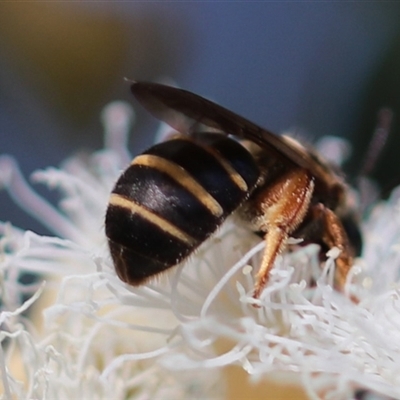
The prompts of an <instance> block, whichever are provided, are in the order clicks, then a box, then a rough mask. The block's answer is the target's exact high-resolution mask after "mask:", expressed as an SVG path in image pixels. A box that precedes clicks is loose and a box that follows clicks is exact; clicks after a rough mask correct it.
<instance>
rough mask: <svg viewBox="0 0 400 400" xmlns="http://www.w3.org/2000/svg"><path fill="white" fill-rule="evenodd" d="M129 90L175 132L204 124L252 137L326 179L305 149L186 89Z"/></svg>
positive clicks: (139, 86)
mask: <svg viewBox="0 0 400 400" xmlns="http://www.w3.org/2000/svg"><path fill="white" fill-rule="evenodd" d="M131 90H132V93H133V94H134V96H135V97H136V99H137V100H138V101H139V102H140V103H141V104H142V106H143V107H144V108H146V109H147V110H148V111H149V112H150V113H151V114H152V115H153V116H155V117H156V118H158V119H160V120H162V121H164V122H166V123H167V124H168V125H170V126H171V127H172V128H174V129H176V130H177V131H178V132H181V133H184V134H190V133H192V132H194V131H195V130H197V131H199V126H202V125H204V126H207V127H210V128H213V129H215V130H218V131H222V132H223V133H225V134H229V135H234V136H236V137H238V138H240V139H247V140H251V141H253V142H254V143H256V144H258V145H259V146H261V147H262V148H264V149H266V150H268V151H269V152H271V153H273V154H274V155H275V156H277V157H280V158H283V159H285V160H290V161H292V162H293V163H295V164H297V165H299V166H300V167H303V168H306V169H308V170H309V171H310V172H311V173H312V174H313V175H314V177H316V178H320V179H322V180H323V179H325V178H326V174H327V171H326V170H325V168H323V166H322V165H320V163H318V162H316V160H315V158H313V157H311V156H310V154H309V153H308V152H307V151H306V150H305V149H304V148H302V147H301V146H296V145H294V144H293V143H292V141H289V140H287V139H286V138H285V137H284V136H278V135H275V134H274V133H272V132H270V131H268V130H266V129H263V128H261V127H259V126H258V125H256V124H254V123H252V122H250V121H249V120H247V119H245V118H243V117H241V116H240V115H237V114H235V113H234V112H232V111H229V110H228V109H226V108H224V107H222V106H220V105H218V104H215V103H213V102H212V101H210V100H207V99H205V98H203V97H201V96H198V95H196V94H194V93H192V92H189V91H187V90H183V89H178V88H174V87H171V86H166V85H161V84H157V83H150V82H134V83H133V84H132V86H131Z"/></svg>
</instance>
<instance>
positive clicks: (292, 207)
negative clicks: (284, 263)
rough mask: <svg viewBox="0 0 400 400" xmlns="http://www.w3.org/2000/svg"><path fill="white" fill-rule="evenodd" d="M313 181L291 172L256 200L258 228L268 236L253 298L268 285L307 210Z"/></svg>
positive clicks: (305, 174) (301, 171)
mask: <svg viewBox="0 0 400 400" xmlns="http://www.w3.org/2000/svg"><path fill="white" fill-rule="evenodd" d="M313 190H314V180H313V178H312V176H311V175H310V174H309V173H308V172H307V171H306V170H304V169H301V168H296V169H291V170H289V171H287V172H285V173H284V174H282V175H281V176H280V177H279V178H278V179H277V180H276V181H275V182H273V183H272V184H270V185H268V186H267V187H266V188H265V189H264V190H262V191H261V192H260V193H258V195H257V196H256V198H255V202H256V204H258V209H259V216H258V221H257V224H258V227H259V230H261V231H262V232H266V234H265V237H264V239H265V242H266V245H265V252H264V255H263V259H262V262H261V267H260V269H259V271H258V273H257V276H256V283H255V286H254V293H253V297H254V298H258V297H259V296H260V294H261V291H262V290H263V288H264V286H265V285H266V284H267V283H268V279H269V272H270V271H271V268H272V267H273V265H274V262H275V259H276V257H277V255H278V254H279V253H280V252H281V251H282V249H284V247H285V245H286V242H287V239H288V237H289V235H290V234H291V233H292V232H293V231H294V230H295V229H296V228H297V227H298V225H299V224H300V223H301V222H302V220H303V219H304V216H305V214H306V212H307V211H308V208H309V205H310V201H311V197H312V193H313Z"/></svg>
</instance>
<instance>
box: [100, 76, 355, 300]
mask: <svg viewBox="0 0 400 400" xmlns="http://www.w3.org/2000/svg"><path fill="white" fill-rule="evenodd" d="M131 90H132V92H133V94H134V96H135V97H136V99H137V100H138V101H139V103H141V105H142V106H144V108H145V109H147V110H148V111H149V112H150V113H151V114H153V116H155V117H156V118H158V119H160V120H162V121H164V122H166V123H167V124H168V125H170V126H171V127H172V128H173V129H175V130H176V131H177V132H179V133H180V134H179V135H177V136H175V137H172V138H171V139H170V140H167V141H165V142H162V143H159V144H156V145H154V146H152V147H150V148H149V149H148V150H146V151H144V152H143V153H142V154H140V155H138V156H136V157H135V158H134V159H133V161H132V162H131V164H130V166H129V167H128V168H127V169H126V170H125V172H123V174H122V175H121V177H120V178H119V179H118V181H117V183H116V185H115V187H114V189H113V191H112V193H111V196H110V200H109V205H108V209H107V212H106V219H105V230H106V236H107V238H108V244H109V249H110V253H111V256H112V259H113V262H114V265H115V270H116V273H117V275H118V276H119V278H120V279H121V280H122V281H124V282H126V283H128V284H131V285H141V284H143V283H144V282H146V281H147V280H148V279H149V278H152V277H154V276H156V275H157V274H159V273H161V272H164V271H166V270H168V269H169V268H171V267H173V266H175V265H177V264H179V263H181V262H182V261H184V260H185V259H186V258H187V257H188V256H189V255H190V254H192V253H193V252H194V250H195V249H196V248H198V247H199V245H200V244H202V243H203V242H204V241H206V240H207V239H208V238H209V237H210V236H211V235H212V234H213V233H214V232H215V231H216V230H217V229H218V227H219V226H221V224H222V223H223V222H224V221H225V220H226V218H227V217H228V216H229V215H230V214H232V213H234V212H235V213H237V214H238V215H239V216H240V217H241V218H242V219H243V220H244V221H246V223H248V224H249V226H250V227H251V229H252V230H254V232H257V233H259V234H261V235H262V236H263V238H264V240H265V242H266V245H265V251H264V254H263V257H262V261H261V265H260V266H259V269H258V271H257V274H256V277H255V286H254V291H253V297H254V298H258V297H259V296H260V294H261V292H262V290H263V288H264V287H265V285H267V284H268V279H269V274H270V271H271V269H272V268H273V265H274V262H275V259H276V257H277V255H278V254H280V253H281V252H282V251H283V250H284V249H285V247H286V246H287V242H288V239H289V237H290V236H293V237H297V238H302V239H303V243H305V244H306V243H310V242H312V243H318V244H320V245H321V254H323V253H322V251H323V250H328V249H329V248H332V247H337V248H339V249H340V254H339V256H338V257H337V259H336V269H335V287H336V288H337V289H339V290H343V288H344V285H345V282H346V276H347V274H348V272H349V270H350V268H351V266H352V263H353V257H354V256H355V255H356V254H357V252H359V248H360V245H361V241H360V233H359V230H358V227H357V223H356V221H355V219H354V218H353V213H352V212H351V211H349V208H348V201H347V186H346V184H345V182H344V180H343V178H342V176H341V175H340V174H339V173H338V172H337V170H335V169H334V168H332V167H331V166H330V165H328V163H326V162H325V161H323V160H322V159H321V158H320V157H319V156H318V154H316V153H315V152H313V151H312V150H309V149H306V148H305V147H303V146H302V145H301V144H300V143H299V142H297V141H295V140H294V139H291V138H288V137H286V136H278V135H275V134H273V133H272V132H269V131H268V130H266V129H263V128H261V127H259V126H257V125H255V124H254V123H252V122H250V121H248V120H246V119H245V118H243V117H241V116H239V115H237V114H235V113H233V112H232V111H229V110H227V109H225V108H223V107H222V106H220V105H217V104H215V103H213V102H211V101H209V100H207V99H204V98H202V97H200V96H198V95H196V94H194V93H191V92H188V91H186V90H182V89H178V88H173V87H170V86H165V85H161V84H156V83H149V82H134V83H133V84H132V86H131ZM350 238H351V239H350Z"/></svg>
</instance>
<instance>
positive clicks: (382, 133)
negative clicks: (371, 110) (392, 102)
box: [358, 107, 393, 176]
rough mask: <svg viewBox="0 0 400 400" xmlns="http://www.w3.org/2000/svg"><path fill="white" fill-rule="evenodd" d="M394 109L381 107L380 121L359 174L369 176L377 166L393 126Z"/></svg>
mask: <svg viewBox="0 0 400 400" xmlns="http://www.w3.org/2000/svg"><path fill="white" fill-rule="evenodd" d="M392 121H393V111H392V110H391V109H390V108H386V107H384V108H381V109H380V110H379V112H378V122H377V125H376V127H375V130H374V133H373V134H372V139H371V140H370V142H369V146H368V148H367V152H366V153H365V156H364V162H363V164H362V166H361V169H360V172H359V174H358V176H368V175H370V173H371V172H372V171H373V169H374V168H375V166H376V164H377V161H378V159H379V157H380V156H381V154H382V150H383V148H384V147H385V144H386V142H387V138H388V136H389V132H390V129H391V127H392Z"/></svg>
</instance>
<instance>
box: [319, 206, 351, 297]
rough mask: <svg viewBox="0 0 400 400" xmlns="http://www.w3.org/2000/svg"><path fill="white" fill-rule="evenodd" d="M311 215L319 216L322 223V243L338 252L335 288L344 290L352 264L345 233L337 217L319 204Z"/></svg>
mask: <svg viewBox="0 0 400 400" xmlns="http://www.w3.org/2000/svg"><path fill="white" fill-rule="evenodd" d="M314 207H315V209H313V213H314V212H315V213H316V214H319V218H321V219H322V222H323V231H322V238H321V239H322V242H323V243H324V244H326V245H327V247H329V248H332V247H337V248H338V249H339V250H341V251H340V254H339V256H338V257H337V259H336V270H335V287H336V289H338V290H339V291H343V290H344V286H345V284H346V278H347V274H348V273H349V270H350V268H351V266H352V264H353V257H352V250H351V247H350V243H349V239H348V237H347V233H346V231H345V229H344V227H343V224H342V222H341V221H340V219H339V217H338V216H337V215H336V214H335V213H334V212H333V211H332V210H330V209H329V208H327V207H325V206H324V205H323V204H321V203H319V204H317V205H315V206H314Z"/></svg>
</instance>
